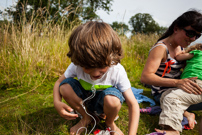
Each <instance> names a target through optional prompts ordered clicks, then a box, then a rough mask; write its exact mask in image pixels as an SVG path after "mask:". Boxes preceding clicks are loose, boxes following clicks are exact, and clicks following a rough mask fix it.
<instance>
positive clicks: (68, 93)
mask: <svg viewBox="0 0 202 135" xmlns="http://www.w3.org/2000/svg"><path fill="white" fill-rule="evenodd" d="M60 94H61V95H62V97H63V98H64V99H65V101H66V102H67V103H68V104H69V105H70V106H71V107H72V108H73V109H74V110H76V111H77V112H79V113H80V114H81V115H82V119H81V120H80V121H79V122H78V123H77V124H76V125H74V126H73V127H71V129H70V135H75V134H76V133H77V131H78V129H79V128H81V127H87V126H88V125H89V124H90V122H91V120H92V118H91V117H90V116H89V115H87V114H86V112H85V110H84V109H83V107H82V106H81V103H82V99H81V98H79V97H78V96H77V95H76V93H75V92H74V90H73V89H72V87H71V86H70V85H69V84H63V85H62V86H60ZM84 130H85V128H81V130H79V131H78V134H77V135H79V134H80V133H82V132H83V131H84Z"/></svg>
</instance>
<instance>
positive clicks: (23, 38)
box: [0, 17, 201, 135]
mask: <svg viewBox="0 0 202 135" xmlns="http://www.w3.org/2000/svg"><path fill="white" fill-rule="evenodd" d="M22 18H23V17H22ZM74 23H75V22H74ZM0 28H1V30H0V35H1V42H0V108H1V109H0V116H1V117H0V134H4V135H6V134H8V135H10V134H12V135H29V134H37V135H39V134H44V135H45V134H47V135H49V134H54V135H63V134H69V129H70V127H72V126H73V125H74V124H76V123H77V122H78V121H79V120H78V119H77V120H75V121H67V120H65V119H63V118H61V117H60V116H59V114H58V113H57V112H56V110H55V109H54V106H53V96H52V95H53V94H52V91H53V90H52V89H53V86H54V83H55V81H56V80H57V79H58V77H59V76H60V75H61V74H63V73H64V71H65V70H66V68H67V66H68V65H69V64H70V59H68V58H67V56H66V54H67V52H68V38H69V36H70V34H71V31H72V29H73V28H74V27H73V26H72V27H69V28H67V27H65V25H64V23H62V22H61V23H58V24H53V23H52V22H51V21H46V22H41V21H39V20H37V19H36V18H32V19H31V22H29V23H28V22H27V21H26V19H24V18H23V19H22V21H21V22H20V23H19V25H18V26H17V25H15V24H13V23H12V22H7V23H5V24H3V26H1V27H0ZM120 38H121V42H122V45H123V49H124V55H125V57H124V58H123V59H122V61H121V64H122V65H123V66H124V67H125V69H126V71H127V74H128V77H129V79H130V81H131V84H132V86H133V87H136V88H141V89H144V93H143V94H144V95H146V96H148V97H150V98H151V96H150V89H149V88H146V87H144V86H143V85H142V84H141V83H140V76H141V73H142V70H143V67H144V64H145V62H146V59H147V57H148V52H149V49H150V48H151V46H152V45H153V44H154V43H155V42H156V41H157V39H158V35H155V34H151V35H142V34H137V35H134V36H133V37H131V38H130V39H129V38H127V37H125V36H122V37H120ZM146 106H149V104H148V103H141V104H140V107H146ZM200 115H201V113H196V119H198V118H199V117H200ZM119 116H120V118H119V119H118V120H117V121H116V124H117V125H118V127H120V129H121V130H122V131H123V132H124V134H127V129H128V121H129V120H128V110H127V105H126V104H125V103H124V104H123V107H122V108H121V111H120V112H119ZM155 127H157V128H159V126H158V116H150V115H147V114H141V116H140V122H139V128H138V134H139V135H145V134H147V133H150V132H154V128H155ZM198 127H199V126H198V125H197V126H196V128H195V129H194V130H191V131H183V134H187V135H188V134H193V135H197V134H198ZM96 128H100V129H104V128H105V125H104V122H103V121H102V122H101V123H100V124H98V125H97V126H96ZM90 129H91V126H89V130H88V131H90Z"/></svg>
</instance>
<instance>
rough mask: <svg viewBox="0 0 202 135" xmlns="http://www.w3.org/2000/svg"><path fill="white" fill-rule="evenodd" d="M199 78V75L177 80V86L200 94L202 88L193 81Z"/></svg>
mask: <svg viewBox="0 0 202 135" xmlns="http://www.w3.org/2000/svg"><path fill="white" fill-rule="evenodd" d="M197 78H198V77H192V78H185V79H180V80H179V81H178V82H177V88H180V89H182V90H184V91H186V92H188V93H190V94H192V93H193V94H197V95H200V94H201V93H202V89H201V88H200V87H199V86H198V85H197V84H196V83H195V82H193V80H196V79H197Z"/></svg>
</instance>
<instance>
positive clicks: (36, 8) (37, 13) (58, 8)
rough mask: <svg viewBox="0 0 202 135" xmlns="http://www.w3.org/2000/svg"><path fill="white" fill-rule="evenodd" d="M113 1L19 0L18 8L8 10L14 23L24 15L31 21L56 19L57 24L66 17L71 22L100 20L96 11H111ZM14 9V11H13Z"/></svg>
mask: <svg viewBox="0 0 202 135" xmlns="http://www.w3.org/2000/svg"><path fill="white" fill-rule="evenodd" d="M111 2H113V0H18V2H17V4H16V6H14V7H9V8H7V12H8V13H9V15H12V16H13V20H14V22H18V21H19V20H20V17H21V16H22V15H25V16H26V19H27V20H28V21H29V20H30V18H31V16H32V15H34V17H38V18H40V19H42V21H44V20H43V18H44V19H47V18H49V19H54V20H55V22H57V21H59V20H60V19H61V18H64V17H66V19H67V20H68V21H69V22H72V21H74V20H76V19H78V20H81V21H85V20H92V19H95V18H98V15H97V14H96V11H97V10H98V9H102V10H104V11H107V12H108V13H109V12H110V11H111V5H112V3H111ZM13 9H14V10H13Z"/></svg>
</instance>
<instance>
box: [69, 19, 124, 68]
mask: <svg viewBox="0 0 202 135" xmlns="http://www.w3.org/2000/svg"><path fill="white" fill-rule="evenodd" d="M69 49H70V50H69V52H68V54H67V56H68V57H69V58H71V61H72V62H73V63H74V64H75V65H79V66H81V67H85V68H102V67H106V66H110V65H116V64H117V63H119V62H120V60H121V58H123V51H122V46H121V42H120V39H119V37H118V35H117V34H116V32H115V31H114V30H113V29H112V28H111V26H110V25H109V24H107V23H104V22H98V21H89V22H87V23H85V24H82V25H80V26H78V27H77V28H76V29H75V30H74V31H73V32H72V34H71V36H70V38H69Z"/></svg>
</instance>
